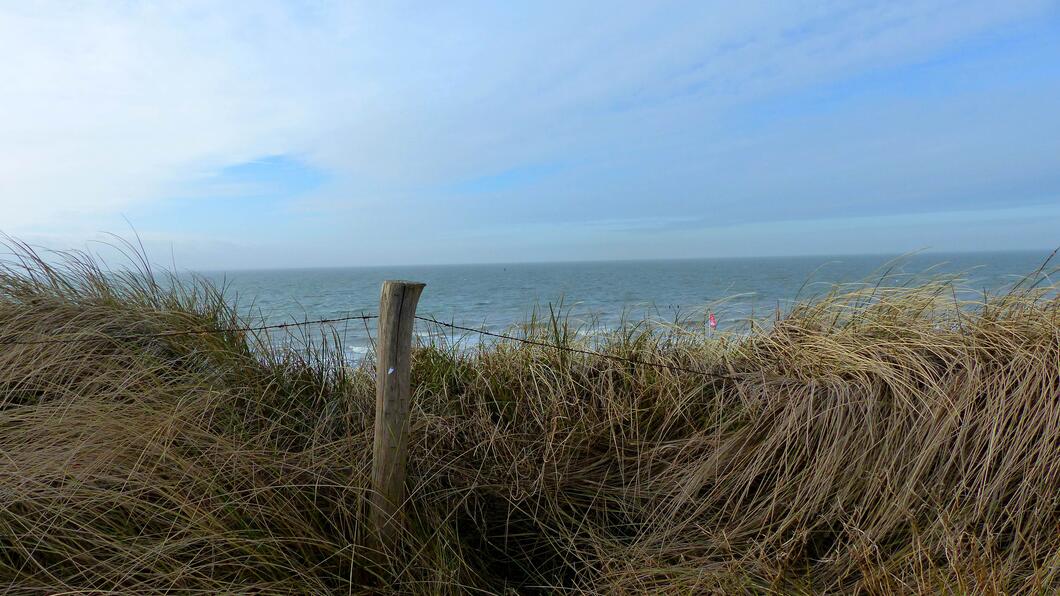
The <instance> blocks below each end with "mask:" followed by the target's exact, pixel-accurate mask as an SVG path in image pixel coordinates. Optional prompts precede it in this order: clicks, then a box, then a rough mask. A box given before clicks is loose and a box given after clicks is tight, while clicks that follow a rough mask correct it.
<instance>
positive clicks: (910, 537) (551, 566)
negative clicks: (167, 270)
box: [0, 245, 1060, 594]
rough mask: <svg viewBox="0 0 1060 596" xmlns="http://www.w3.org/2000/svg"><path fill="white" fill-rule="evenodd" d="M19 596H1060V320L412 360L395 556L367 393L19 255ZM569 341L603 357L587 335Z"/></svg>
mask: <svg viewBox="0 0 1060 596" xmlns="http://www.w3.org/2000/svg"><path fill="white" fill-rule="evenodd" d="M13 254H14V256H13V257H11V258H9V259H8V260H7V261H5V263H6V264H5V265H4V268H3V269H2V270H0V342H4V341H7V342H11V341H27V340H35V339H40V338H42V337H55V336H56V334H59V335H61V336H63V337H78V338H84V339H85V341H81V342H76V343H68V344H36V345H17V344H0V590H4V591H7V592H10V593H24V594H34V593H54V592H64V593H99V592H111V591H118V592H123V593H137V594H146V593H154V592H178V593H210V594H213V593H232V592H237V593H257V594H267V593H351V592H353V593H365V592H367V593H395V594H463V593H469V594H473V593H482V594H488V593H499V594H516V593H527V594H531V593H572V594H660V593H670V594H709V593H741V592H745V593H785V594H787V593H836V592H842V593H866V594H892V593H937V592H949V593H961V594H963V593H1032V594H1035V593H1055V592H1057V591H1058V590H1060V302H1058V300H1057V299H1056V297H1055V296H1056V291H1055V288H1053V287H1048V286H1046V287H1042V286H1035V282H1036V281H1037V279H1036V278H1028V279H1027V280H1025V282H1024V283H1023V284H1022V285H1021V286H1019V287H1017V288H1016V289H1015V290H1013V291H1011V292H1008V293H1006V294H1004V295H998V296H986V297H984V298H982V299H981V300H978V301H975V302H958V301H957V300H956V296H957V295H958V294H957V292H956V291H955V290H954V289H953V287H952V285H951V282H946V281H938V282H934V283H928V284H926V285H919V286H916V287H899V288H885V287H868V288H864V289H860V290H853V291H849V292H843V291H837V292H834V293H833V294H832V295H830V296H827V297H825V298H823V299H820V300H816V301H812V302H805V303H801V304H799V305H797V306H796V307H794V308H793V309H791V311H790V312H789V313H788V314H787V315H785V316H783V317H782V318H781V319H780V320H779V321H777V322H776V323H774V324H773V325H771V326H768V327H766V328H755V329H753V330H752V331H751V332H750V333H747V334H743V335H724V334H719V335H716V336H715V337H707V336H705V335H703V334H702V333H695V332H692V331H689V330H688V328H686V327H682V326H681V325H658V324H649V323H647V322H645V323H641V324H636V325H634V324H630V325H626V326H625V327H624V328H623V329H621V330H618V331H612V332H604V331H597V332H592V331H591V330H589V331H590V332H588V333H584V332H583V333H577V332H576V331H579V330H578V329H574V328H573V323H572V322H571V321H569V320H565V319H563V318H562V317H545V318H544V320H543V321H530V322H529V323H528V324H527V325H525V326H523V327H522V328H520V329H516V330H515V331H514V332H516V333H523V334H527V335H529V336H531V337H534V338H536V339H538V340H542V341H548V342H560V343H564V344H566V345H571V346H577V347H583V348H585V347H588V348H592V349H598V350H603V351H605V352H606V353H608V354H612V355H619V356H625V357H632V358H636V359H640V360H651V361H655V362H662V363H668V364H671V365H673V366H675V367H680V368H691V369H696V370H705V371H711V372H714V373H718V374H719V375H722V376H721V378H710V377H704V376H700V375H694V374H691V373H687V372H682V371H675V370H668V369H665V368H653V367H646V366H640V365H632V364H628V363H622V362H619V361H614V360H610V359H604V358H599V357H592V356H585V355H579V354H571V353H564V352H559V351H556V350H551V349H548V348H542V347H535V346H527V345H523V344H519V343H513V342H506V341H502V342H500V343H491V344H484V345H482V346H479V347H476V348H473V349H463V350H461V349H458V348H453V347H452V346H451V343H450V342H449V341H447V337H446V335H445V334H444V333H443V331H444V330H442V329H436V330H434V332H435V335H434V338H433V339H432V340H430V341H428V342H427V343H426V345H423V346H421V347H419V348H418V349H417V351H416V353H415V358H414V360H415V361H414V370H413V389H414V392H415V396H414V411H413V414H412V452H411V455H410V470H409V472H410V475H409V497H408V502H407V503H406V504H405V510H406V512H407V514H408V518H407V520H406V529H407V530H406V533H405V534H404V536H403V540H402V543H401V544H400V545H399V546H398V547H397V548H396V549H394V550H392V551H387V552H380V551H378V550H373V549H372V548H370V547H368V546H364V545H371V544H373V541H372V536H371V535H370V532H369V530H368V529H367V528H366V526H365V523H364V521H365V519H366V511H365V503H366V501H367V494H366V493H367V491H368V488H367V479H368V475H369V470H370V445H371V426H372V418H373V410H374V381H373V370H372V366H371V362H367V363H365V364H364V365H362V366H360V367H357V368H349V367H347V366H345V365H344V364H343V362H342V359H341V354H342V350H341V346H339V345H337V341H336V340H335V339H329V340H328V341H325V342H322V343H319V344H314V347H312V348H310V349H305V350H301V351H298V352H294V351H283V350H278V349H273V348H271V347H270V344H271V342H270V338H268V337H266V336H264V334H260V333H259V334H250V335H247V334H242V333H228V334H189V335H181V336H170V337H164V338H144V339H135V340H130V339H116V338H118V337H121V336H128V335H130V334H146V333H156V332H165V331H173V330H196V329H204V328H213V329H217V328H226V327H231V326H233V325H237V324H239V322H240V321H239V318H238V317H237V316H236V315H235V314H234V313H233V312H232V311H231V309H230V308H229V307H227V306H226V305H225V302H224V300H223V296H222V293H221V292H219V291H218V290H216V289H214V288H212V287H210V286H209V285H208V284H205V283H202V282H199V283H186V284H184V285H183V286H181V287H179V288H178V289H172V284H170V283H169V282H168V281H167V282H165V283H163V282H161V281H156V280H155V278H154V277H153V276H152V274H151V272H150V271H149V270H148V269H147V267H146V266H142V267H141V268H140V270H136V269H133V270H130V271H126V272H111V271H102V270H100V269H99V268H98V267H97V266H96V265H95V264H94V263H93V261H92V260H91V259H89V258H87V257H84V256H78V255H67V256H66V257H64V258H63V259H61V260H59V261H58V264H54V262H55V260H54V259H52V262H53V264H51V265H49V264H47V263H46V262H45V261H43V260H41V259H39V258H37V257H36V256H35V255H34V254H32V252H31V251H29V250H28V249H26V248H25V247H21V246H18V245H15V246H13ZM581 331H586V330H584V329H582V330H581Z"/></svg>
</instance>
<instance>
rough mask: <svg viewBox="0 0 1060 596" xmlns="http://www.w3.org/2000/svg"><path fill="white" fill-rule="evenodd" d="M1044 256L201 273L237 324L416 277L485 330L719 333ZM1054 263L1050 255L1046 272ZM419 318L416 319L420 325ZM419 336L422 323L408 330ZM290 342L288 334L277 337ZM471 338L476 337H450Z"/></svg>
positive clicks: (362, 328) (324, 314)
mask: <svg viewBox="0 0 1060 596" xmlns="http://www.w3.org/2000/svg"><path fill="white" fill-rule="evenodd" d="M1048 256H1049V253H1048V252H1047V251H1041V252H976V253H954V254H946V253H918V254H912V255H902V256H894V255H848V256H799V257H763V258H724V259H681V260H652V261H609V262H567V263H518V264H488V265H484V264H477V265H429V266H427V265H424V266H412V265H410V266H387V267H349V268H315V269H277V270H245V271H225V272H218V271H214V272H204V273H202V274H201V275H202V276H203V277H206V278H207V279H209V280H211V281H212V282H214V283H215V284H218V285H220V286H222V287H223V288H224V290H225V295H226V297H227V299H228V300H229V301H230V302H231V303H232V304H234V305H235V306H236V308H237V309H238V310H239V312H240V313H241V314H243V315H244V317H246V318H247V320H248V321H252V322H255V323H261V322H264V323H265V324H280V323H287V322H304V321H311V320H318V319H334V318H342V317H348V316H351V315H359V314H372V313H375V312H377V310H378V306H379V290H380V286H381V285H382V282H383V281H384V280H386V279H404V280H413V281H419V282H424V283H425V284H426V288H425V289H424V292H423V295H422V298H421V300H420V303H419V307H418V314H421V315H424V316H427V317H432V318H435V319H437V320H439V321H444V322H450V323H455V324H458V325H461V326H466V327H473V328H476V329H484V330H488V331H493V332H503V331H504V330H506V329H508V328H510V327H512V326H513V325H519V324H522V323H525V322H526V321H527V320H528V317H529V316H530V315H531V313H533V312H535V310H536V311H537V312H538V313H539V314H544V315H546V316H547V315H548V313H549V312H550V311H551V312H556V313H559V314H562V315H563V316H565V317H568V318H569V319H571V320H573V321H574V322H575V323H576V324H591V325H593V326H595V327H596V328H614V327H617V326H618V325H620V324H621V322H622V321H623V320H624V319H625V320H633V321H637V320H643V319H651V320H661V321H674V320H682V321H686V322H689V321H691V322H692V324H695V322H696V321H702V322H703V324H704V325H706V321H707V320H708V317H709V315H710V313H713V314H714V315H715V320H716V322H717V328H718V330H719V332H722V331H724V330H726V329H729V330H736V329H743V328H746V326H747V325H748V321H749V320H751V319H768V318H769V317H770V316H772V315H774V313H775V312H776V310H777V309H778V308H780V309H781V310H782V311H783V310H786V309H787V308H790V306H791V304H792V303H793V301H796V300H808V299H810V300H812V299H814V298H815V297H820V296H822V295H824V294H826V293H827V292H829V291H830V290H831V289H832V288H834V287H835V286H836V285H837V284H839V285H843V286H845V287H850V288H853V287H855V286H856V285H858V284H869V285H875V284H877V283H880V282H881V280H883V283H884V284H885V285H897V284H909V283H919V282H922V281H926V280H929V279H937V278H938V277H940V276H951V277H955V278H957V280H958V281H957V285H959V286H960V287H961V288H963V290H962V291H963V292H964V293H967V294H974V293H977V294H979V295H981V293H982V292H983V291H989V292H997V291H1003V290H1005V289H1007V288H1010V287H1012V286H1013V285H1014V284H1016V283H1019V281H1020V280H1021V279H1023V278H1025V277H1026V276H1027V275H1029V274H1032V273H1034V272H1035V271H1037V270H1038V269H1040V268H1041V267H1042V265H1043V263H1045V262H1046V260H1047V258H1048ZM1053 266H1055V263H1054V262H1050V263H1049V264H1048V265H1047V267H1046V271H1049V268H1050V267H1053ZM375 325H376V323H375V322H374V321H369V322H367V323H366V322H364V321H356V320H355V321H349V322H344V323H340V324H333V325H329V326H327V327H326V328H322V327H324V326H321V325H316V326H313V325H309V326H307V327H306V329H307V333H301V334H296V336H297V337H296V338H295V340H294V342H293V343H294V345H295V347H297V344H305V343H314V342H316V341H317V340H318V339H319V338H320V337H321V334H327V335H329V336H333V335H337V336H338V337H339V338H341V340H342V344H343V346H344V349H345V350H346V352H347V355H348V356H349V357H350V358H351V359H353V360H357V359H359V358H360V357H362V356H363V355H364V354H366V353H368V352H369V351H370V349H371V348H372V345H373V337H374V336H375V331H376V329H375ZM420 327H427V325H421V326H420ZM417 333H418V334H419V335H420V336H421V337H424V336H426V335H428V334H429V333H430V330H429V329H426V328H419V329H418V330H417ZM276 337H277V338H280V339H277V340H275V341H278V342H280V343H283V344H284V345H286V346H288V347H291V345H292V342H291V339H292V338H291V336H290V335H284V336H279V335H277V336H276ZM449 339H451V340H456V341H460V342H465V343H472V344H473V343H474V342H476V341H479V338H478V337H476V336H475V334H466V333H457V332H454V333H453V334H452V335H451V336H450V338H449Z"/></svg>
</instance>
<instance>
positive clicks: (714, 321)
mask: <svg viewBox="0 0 1060 596" xmlns="http://www.w3.org/2000/svg"><path fill="white" fill-rule="evenodd" d="M707 322H709V323H710V328H711V329H717V328H718V320H717V319H715V318H714V313H710V318H709V319H707Z"/></svg>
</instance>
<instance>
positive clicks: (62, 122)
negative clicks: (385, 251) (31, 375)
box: [0, 0, 1048, 233]
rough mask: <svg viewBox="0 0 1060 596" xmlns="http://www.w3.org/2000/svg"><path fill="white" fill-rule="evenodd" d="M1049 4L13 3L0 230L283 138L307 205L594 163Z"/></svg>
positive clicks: (0, 108)
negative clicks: (564, 160) (310, 172)
mask: <svg viewBox="0 0 1060 596" xmlns="http://www.w3.org/2000/svg"><path fill="white" fill-rule="evenodd" d="M443 6H444V8H443ZM1046 6H1048V3H1046V2H1040V1H1031V0H1027V1H1022V0H1009V1H1006V2H994V1H987V0H979V1H965V2H955V1H948V0H947V1H919V2H902V3H896V2H875V3H867V4H860V5H858V6H857V7H851V5H850V4H848V3H845V2H828V3H823V4H822V3H808V2H806V3H802V2H800V3H794V2H793V3H782V4H777V3H773V2H749V3H740V4H739V5H738V6H737V5H736V4H733V3H723V2H717V3H690V4H686V5H667V6H663V5H658V4H654V3H648V4H640V3H631V4H630V5H628V6H616V5H615V4H614V3H610V2H608V3H603V2H601V3H598V4H595V5H590V4H577V5H568V4H567V3H559V4H556V5H553V6H534V7H514V6H508V5H506V4H501V5H488V4H474V3H472V4H461V5H459V6H456V5H449V4H445V5H442V4H426V5H424V4H420V5H418V6H406V7H404V8H395V9H393V10H389V11H386V12H382V11H379V10H377V9H374V8H371V7H366V6H361V5H359V6H356V7H352V6H351V5H348V4H346V3H341V2H336V3H328V2H322V3H312V4H301V3H293V2H292V3H282V2H268V1H262V2H254V3H238V2H237V3H216V2H182V3H171V4H167V5H163V4H161V3H142V4H141V3H124V2H122V3H108V2H92V3H86V4H81V3H68V2H44V3H34V4H33V5H32V6H30V5H28V4H26V5H21V4H13V3H9V4H6V5H5V6H3V7H0V55H2V56H4V57H5V59H4V60H2V61H0V85H2V88H0V212H2V214H3V215H2V220H0V229H2V230H4V231H8V232H14V233H19V232H20V231H22V230H38V231H39V230H41V229H48V230H55V231H58V230H77V229H79V228H78V226H79V225H87V226H88V227H89V228H90V227H91V224H88V223H86V222H90V221H92V220H93V218H97V217H103V216H109V215H113V214H115V213H118V212H120V211H122V210H125V209H128V208H130V207H131V206H134V205H150V204H152V202H153V201H157V200H160V199H163V198H166V197H170V196H173V195H174V194H179V189H180V188H181V187H182V185H184V184H186V183H187V182H188V181H189V180H196V179H201V178H202V177H203V176H204V175H208V174H210V173H212V172H214V171H216V170H217V169H219V168H221V167H223V166H225V165H230V164H233V163H239V162H242V161H246V160H250V159H254V158H257V157H260V156H263V155H271V154H281V153H291V152H294V153H298V154H300V155H305V156H306V158H307V159H308V160H310V161H311V162H312V163H313V164H314V165H316V166H317V167H320V168H324V169H327V170H329V171H331V172H332V173H333V174H334V175H335V177H336V179H337V181H338V183H337V185H336V186H335V187H334V188H333V189H332V190H331V193H332V194H330V195H328V196H324V197H314V198H313V201H314V202H315V204H316V205H324V206H327V205H334V204H336V203H338V204H340V205H346V206H349V205H351V204H353V205H365V204H369V203H378V202H384V201H414V200H417V201H424V200H425V199H423V197H422V191H423V189H424V188H427V187H430V186H431V185H437V184H443V183H447V182H452V181H455V180H461V179H467V178H472V177H475V176H480V175H485V174H490V173H493V172H496V171H501V170H504V169H507V168H509V167H512V166H513V165H517V164H519V163H524V162H528V161H529V162H535V161H547V160H549V159H551V158H553V157H554V156H555V155H556V154H557V153H563V154H567V153H575V154H581V155H584V156H585V159H587V160H594V159H600V158H601V155H604V154H606V155H608V156H611V155H614V154H617V153H621V152H622V151H626V150H629V145H630V143H631V140H632V141H634V142H641V141H643V142H648V141H644V139H645V138H646V137H648V136H651V137H652V140H651V141H650V143H654V145H651V144H649V145H647V146H646V147H645V146H642V147H641V149H642V150H648V151H651V150H652V148H653V147H658V146H659V145H660V144H665V143H666V142H667V141H666V138H667V134H671V135H673V134H680V132H681V129H682V127H683V126H684V123H685V122H688V121H689V120H698V121H702V120H703V119H709V118H711V117H720V116H721V115H722V114H723V113H724V110H725V109H727V108H728V107H731V106H733V105H738V104H740V103H741V102H745V101H750V100H754V99H761V98H765V97H769V96H770V95H771V94H776V93H781V92H790V91H793V90H798V89H800V88H805V87H807V86H810V85H814V84H817V83H820V82H822V81H828V80H834V79H836V78H838V77H842V76H846V75H849V74H851V73H855V72H859V71H863V70H865V69H871V68H879V67H886V66H890V65H895V64H900V63H903V62H906V61H910V60H918V59H922V58H924V57H926V56H929V55H930V54H931V52H933V51H936V50H937V49H939V48H941V47H944V46H946V45H947V44H950V43H952V42H954V41H955V40H958V39H962V38H965V37H968V36H970V35H974V34H977V33H979V32H982V31H985V30H988V29H991V28H996V27H998V26H1002V25H1004V24H1005V23H1009V22H1013V21H1015V20H1018V19H1021V18H1024V17H1027V16H1028V15H1033V14H1035V13H1036V12H1038V11H1040V10H1042V9H1043V8H1044V7H1046ZM601 184H602V185H603V184H604V183H601ZM427 200H430V199H427ZM438 200H441V199H438ZM426 211H430V210H429V209H427V210H426ZM617 219H622V216H618V217H617ZM425 225H426V224H425ZM72 233H73V232H72Z"/></svg>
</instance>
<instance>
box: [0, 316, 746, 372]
mask: <svg viewBox="0 0 1060 596" xmlns="http://www.w3.org/2000/svg"><path fill="white" fill-rule="evenodd" d="M378 318H379V315H376V314H371V315H355V316H348V317H336V318H329V319H315V320H312V321H292V322H287V323H277V324H274V325H256V326H250V327H224V328H219V329H184V330H179V331H160V332H157V333H135V334H126V335H103V334H97V335H86V336H84V337H67V338H54V337H53V338H47V339H38V340H3V339H0V345H5V346H12V345H17V346H27V345H46V344H69V343H81V342H89V341H99V340H110V341H125V340H136V339H155V338H164V337H177V336H187V335H204V334H217V335H221V334H226V333H250V332H257V331H271V330H280V329H290V328H296V327H308V326H310V325H330V324H334V323H344V322H349V321H369V320H372V319H378ZM416 319H417V320H419V321H423V322H426V323H431V324H432V325H438V326H441V327H446V328H449V329H453V330H456V331H463V332H466V333H475V334H477V335H483V336H486V337H492V338H495V339H502V340H506V341H513V342H518V343H521V344H526V345H531V346H538V347H542V348H549V349H553V350H559V351H563V352H570V353H574V354H581V355H584V356H595V357H597V358H604V359H607V360H612V361H616V362H625V363H627V364H634V365H640V366H650V367H654V368H662V369H667V370H670V371H673V372H683V373H688V374H693V375H698V376H702V377H706V378H710V379H733V378H734V377H732V376H731V375H726V374H722V373H715V372H709V371H705V370H697V369H694V368H688V367H684V366H677V365H674V364H668V363H665V362H652V361H650V360H642V359H640V358H629V357H626V356H618V355H615V354H607V353H605V352H598V351H595V350H586V349H583V348H575V347H571V346H563V345H559V344H555V343H550V342H546V341H540V340H535V339H530V338H526V337H518V336H515V335H509V334H506V333H496V332H493V331H487V330H485V329H477V328H474V327H466V326H464V325H457V324H455V323H446V322H444V321H439V320H438V319H436V318H434V317H425V316H420V315H416Z"/></svg>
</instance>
